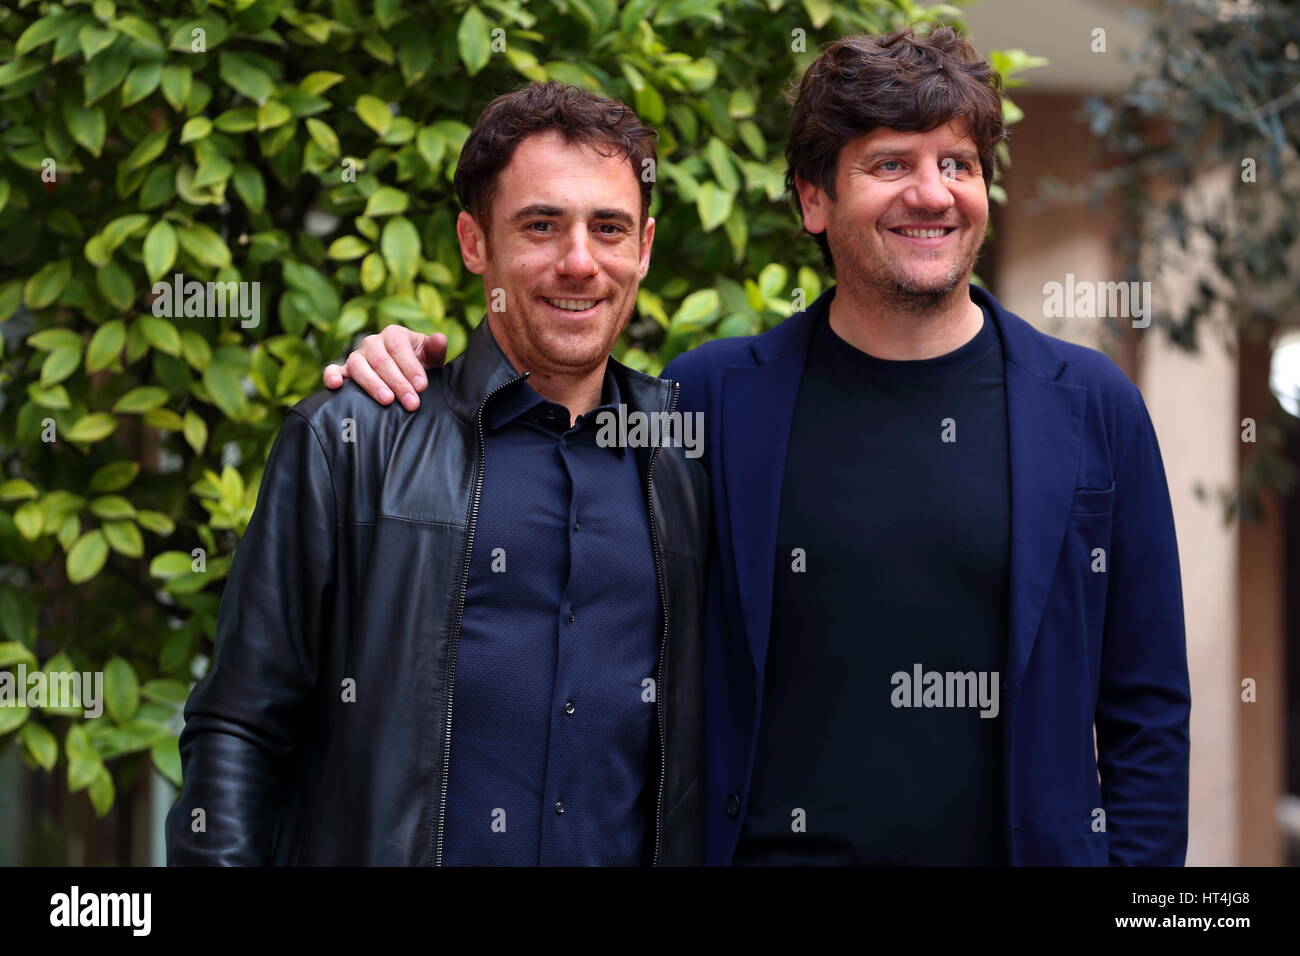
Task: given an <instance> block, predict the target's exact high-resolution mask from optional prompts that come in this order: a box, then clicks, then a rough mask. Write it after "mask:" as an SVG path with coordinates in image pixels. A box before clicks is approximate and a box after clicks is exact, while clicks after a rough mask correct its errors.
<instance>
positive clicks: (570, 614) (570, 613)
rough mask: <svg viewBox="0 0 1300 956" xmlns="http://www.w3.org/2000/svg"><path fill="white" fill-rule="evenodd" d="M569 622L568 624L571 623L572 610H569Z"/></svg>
mask: <svg viewBox="0 0 1300 956" xmlns="http://www.w3.org/2000/svg"><path fill="white" fill-rule="evenodd" d="M569 623H570V624H572V623H573V612H572V611H570V612H569Z"/></svg>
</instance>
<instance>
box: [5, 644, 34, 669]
mask: <svg viewBox="0 0 1300 956" xmlns="http://www.w3.org/2000/svg"><path fill="white" fill-rule="evenodd" d="M15 664H26V665H27V666H28V667H35V666H36V658H35V657H34V656H33V655H32V652H31V651H29V650H28V649H27V648H26V646H24V645H22V644H19V643H18V642H17V641H5V642H4V643H0V667H13V666H14V665H15Z"/></svg>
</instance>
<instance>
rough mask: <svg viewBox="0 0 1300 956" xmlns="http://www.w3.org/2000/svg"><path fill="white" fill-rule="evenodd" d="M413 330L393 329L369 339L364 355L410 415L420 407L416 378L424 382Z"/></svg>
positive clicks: (362, 347) (364, 343)
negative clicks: (414, 381)
mask: <svg viewBox="0 0 1300 956" xmlns="http://www.w3.org/2000/svg"><path fill="white" fill-rule="evenodd" d="M411 338H412V334H411V330H410V329H407V328H404V327H402V326H399V325H390V326H389V327H388V328H386V329H384V330H383V331H382V332H380V333H379V334H378V335H367V336H366V338H365V340H364V341H363V342H362V343H361V353H362V355H363V356H365V359H366V362H367V363H368V364H369V365H370V368H371V369H373V370H374V371H375V372H376V373H377V374H378V375H379V377H380V378H381V379H382V380H383V381H384V383H385V384H387V386H388V387H389V388H390V389H391V390H392V393H393V394H394V395H396V396H397V397H398V399H399V400H400V401H401V403H402V405H403V407H405V408H406V410H407V411H414V410H415V409H417V408H419V407H420V399H419V398H418V397H417V396H416V394H415V386H414V385H413V384H412V381H411V380H412V379H413V378H423V377H424V368H423V366H422V365H421V364H420V360H419V359H418V358H416V355H415V349H414V348H413V347H412V345H411Z"/></svg>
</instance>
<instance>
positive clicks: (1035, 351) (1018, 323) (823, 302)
mask: <svg viewBox="0 0 1300 956" xmlns="http://www.w3.org/2000/svg"><path fill="white" fill-rule="evenodd" d="M835 289H836V287H835V286H831V287H830V288H828V289H826V291H824V292H823V293H822V294H821V295H819V296H818V297H817V298H816V300H814V301H813V303H812V305H810V306H808V308H807V309H805V310H804V311H802V312H800V313H798V314H797V315H792V316H791V317H790V318H788V319H786V320H785V321H784V322H782V323H781V324H780V325H778V326H777V327H776V328H774V329H772V331H770V332H768V333H767V334H765V335H760V336H758V337H757V338H755V339H754V340H753V342H752V343H751V344H750V351H751V353H752V354H753V356H754V358H755V360H756V361H757V362H758V364H760V365H764V364H767V363H768V362H777V361H780V360H781V359H783V358H786V357H787V356H789V355H792V354H795V353H803V354H807V352H808V349H809V347H810V344H811V342H812V334H813V332H814V331H815V330H816V328H817V326H818V324H819V323H821V322H822V321H824V320H826V319H827V318H828V317H829V316H830V309H831V301H832V300H833V299H834V298H835ZM968 289H969V291H970V297H971V300H972V301H973V302H975V304H976V305H979V306H980V307H981V308H983V309H984V311H985V313H986V314H988V315H990V316H992V318H993V322H994V323H995V324H996V326H997V329H998V333H999V334H1000V336H1001V338H1002V348H1003V350H1004V354H1005V356H1006V361H1007V362H1010V363H1011V364H1013V365H1018V366H1020V367H1021V368H1022V369H1024V370H1025V371H1026V372H1028V373H1029V374H1030V375H1032V376H1033V377H1034V378H1041V379H1045V380H1046V381H1049V382H1053V381H1056V379H1057V378H1059V377H1060V374H1061V372H1062V371H1064V369H1065V364H1066V362H1065V356H1063V355H1062V354H1061V353H1060V351H1059V350H1058V349H1057V348H1056V347H1055V345H1054V344H1053V343H1052V340H1051V339H1049V338H1048V337H1047V336H1045V335H1043V334H1042V333H1041V332H1039V331H1038V330H1037V329H1035V328H1034V327H1033V326H1032V325H1030V324H1029V323H1028V322H1026V321H1025V320H1024V319H1022V318H1020V316H1018V315H1015V314H1014V313H1012V312H1008V311H1007V310H1006V309H1005V308H1003V307H1002V304H1001V303H1000V302H998V300H997V299H995V298H994V297H993V296H992V295H991V294H989V292H988V291H987V290H985V289H982V288H980V287H979V286H977V285H975V284H973V283H972V284H971V285H970V286H968Z"/></svg>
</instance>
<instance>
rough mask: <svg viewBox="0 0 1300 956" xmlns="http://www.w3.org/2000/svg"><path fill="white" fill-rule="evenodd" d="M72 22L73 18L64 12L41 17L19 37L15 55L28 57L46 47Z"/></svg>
mask: <svg viewBox="0 0 1300 956" xmlns="http://www.w3.org/2000/svg"><path fill="white" fill-rule="evenodd" d="M72 20H73V17H72V16H71V15H70V14H69V13H67V12H66V11H62V10H60V11H58V12H57V13H51V14H50V15H48V16H44V17H41V18H40V19H39V20H37V21H36V22H35V23H33V24H32V25H31V26H29V27H28V28H27V29H26V30H24V31H23V32H22V33H20V34H19V35H18V42H17V43H16V44H15V45H14V53H15V54H17V55H18V56H26V55H27V54H28V53H31V52H32V51H33V50H35V49H36V48H37V47H39V46H44V45H45V44H46V43H49V42H50V41H51V40H53V39H54V38H55V37H57V36H58V35H59V32H60V31H61V30H63V29H64V28H65V27H66V26H67V25H68V24H69V23H70V22H71V21H72Z"/></svg>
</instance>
